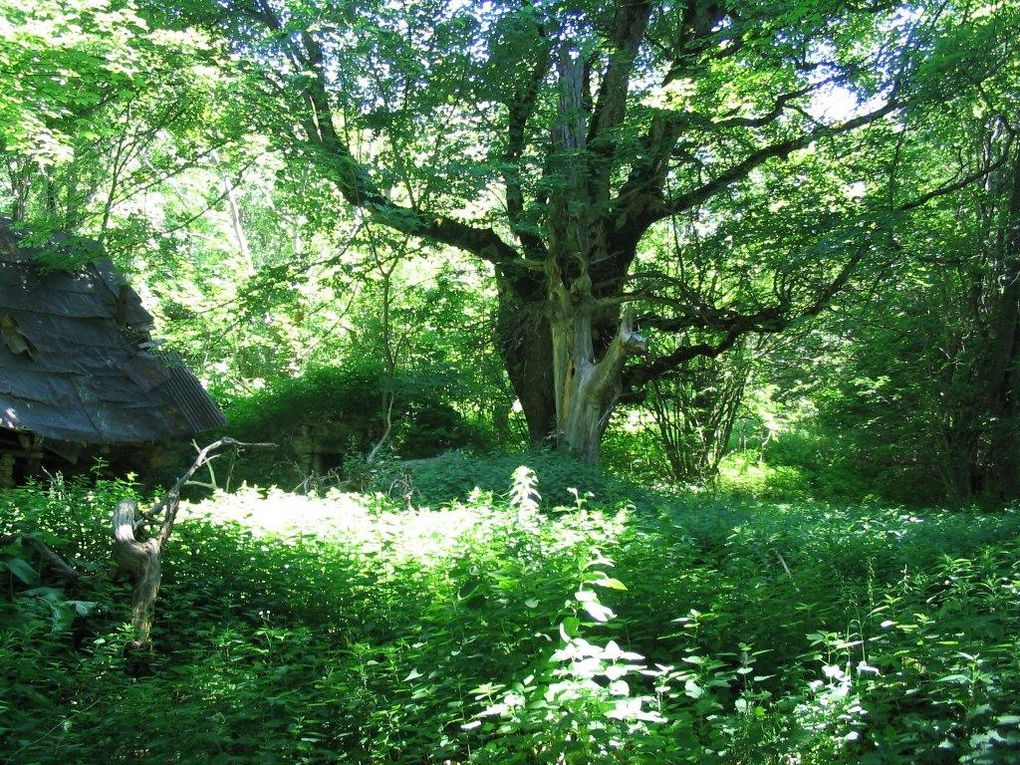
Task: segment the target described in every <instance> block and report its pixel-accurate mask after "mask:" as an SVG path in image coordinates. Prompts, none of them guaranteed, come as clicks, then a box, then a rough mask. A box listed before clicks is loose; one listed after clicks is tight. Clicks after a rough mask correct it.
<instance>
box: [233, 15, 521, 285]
mask: <svg viewBox="0 0 1020 765" xmlns="http://www.w3.org/2000/svg"><path fill="white" fill-rule="evenodd" d="M235 8H236V9H237V11H239V12H241V13H245V14H246V15H248V16H249V17H250V18H253V19H254V20H256V21H258V22H260V23H262V24H263V25H265V26H266V27H267V28H268V29H269V30H270V31H273V32H274V33H276V34H278V35H280V36H282V37H285V38H287V39H284V40H283V41H282V42H283V45H284V49H285V50H286V51H288V55H289V56H291V57H292V58H293V59H294V63H295V64H296V65H297V66H298V68H299V70H300V71H301V72H302V74H301V75H300V76H299V77H296V78H295V81H296V82H297V83H299V86H300V88H301V93H302V96H303V98H304V100H305V102H306V104H307V107H308V109H309V115H308V119H306V120H303V124H304V125H305V130H306V131H307V133H308V136H307V137H308V139H309V142H310V143H311V144H312V145H313V146H315V147H316V148H317V149H318V151H319V152H320V157H321V165H322V167H323V168H324V169H325V170H326V171H327V173H328V177H329V179H330V181H331V182H332V183H333V185H334V186H335V187H336V188H337V190H338V191H339V192H340V194H341V196H343V198H344V199H345V200H346V201H347V202H348V203H349V204H351V205H354V206H355V207H358V208H361V209H362V210H365V211H366V212H367V213H368V214H370V215H371V216H372V217H373V218H374V219H375V220H376V221H377V222H378V223H380V224H382V225H385V226H388V227H389V228H392V229H395V230H397V231H400V232H401V233H404V234H409V235H411V236H417V237H420V238H423V239H427V240H430V241H433V242H437V243H439V244H447V245H450V246H452V247H457V248H459V249H461V250H464V251H466V252H468V253H470V254H472V255H474V256H476V257H478V258H481V259H483V260H487V261H489V262H490V263H493V264H495V265H496V266H497V267H501V268H528V267H530V262H529V261H527V260H526V259H525V258H523V257H521V255H520V253H518V252H517V250H516V249H514V248H513V247H511V246H510V245H509V244H507V243H506V242H504V241H503V240H502V239H501V238H500V237H499V235H498V234H496V232H495V231H494V230H493V229H492V228H488V227H486V228H482V227H476V226H472V225H470V224H467V223H463V222H461V221H458V220H456V219H455V218H451V217H449V216H447V215H443V214H430V213H428V212H427V211H422V210H418V209H416V208H414V207H407V206H403V205H398V204H397V203H395V202H393V201H392V200H391V199H389V198H388V197H387V196H386V195H385V194H384V193H383V191H382V190H381V189H380V188H379V187H378V186H377V185H376V183H375V181H374V180H373V178H372V176H371V173H369V171H368V169H367V168H366V167H365V166H364V165H362V164H361V163H360V162H358V161H357V159H355V157H354V155H353V154H352V153H351V151H350V148H349V147H348V145H347V143H346V142H345V141H344V140H343V139H342V138H341V137H340V136H339V135H338V134H337V132H336V128H335V125H334V121H333V111H332V107H331V106H330V96H329V88H328V85H327V82H326V61H325V54H324V51H323V48H322V45H321V43H320V42H319V41H318V40H317V39H316V38H315V36H314V35H312V34H311V33H310V32H307V31H302V32H300V33H299V34H298V35H297V37H298V39H299V40H300V45H297V44H295V43H294V41H293V40H292V39H291V38H289V37H288V36H287V32H286V27H285V25H284V24H283V23H282V22H281V20H280V18H279V17H278V16H277V15H276V14H275V13H274V12H273V10H272V9H271V8H269V7H268V5H266V4H265V3H263V2H259V0H255V2H253V3H250V4H249V3H244V4H242V5H240V7H237V6H235ZM536 267H538V266H536Z"/></svg>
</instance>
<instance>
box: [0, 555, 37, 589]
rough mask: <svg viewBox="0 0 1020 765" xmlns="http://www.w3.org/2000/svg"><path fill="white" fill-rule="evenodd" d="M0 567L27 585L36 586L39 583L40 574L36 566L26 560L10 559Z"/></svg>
mask: <svg viewBox="0 0 1020 765" xmlns="http://www.w3.org/2000/svg"><path fill="white" fill-rule="evenodd" d="M0 565H3V566H4V567H5V568H6V569H7V570H8V571H10V572H11V573H12V574H14V576H16V577H18V579H20V580H21V581H22V582H24V583H25V584H35V583H36V582H38V581H39V573H38V572H37V571H36V570H35V566H33V565H32V564H31V563H29V562H28V561H27V560H25V559H24V558H8V559H7V560H6V561H4V562H3V563H2V564H0Z"/></svg>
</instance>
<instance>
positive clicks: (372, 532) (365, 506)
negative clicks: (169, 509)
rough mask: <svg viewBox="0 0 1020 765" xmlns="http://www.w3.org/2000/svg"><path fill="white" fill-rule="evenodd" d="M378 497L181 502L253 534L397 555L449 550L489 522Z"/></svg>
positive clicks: (244, 496)
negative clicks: (392, 504)
mask: <svg viewBox="0 0 1020 765" xmlns="http://www.w3.org/2000/svg"><path fill="white" fill-rule="evenodd" d="M380 504H381V502H380V501H379V499H378V498H376V497H372V496H366V495H363V494H349V493H344V492H340V491H330V492H329V493H328V494H326V495H325V496H322V497H315V496H307V495H303V494H292V493H290V492H285V491H281V490H279V489H275V488H274V489H270V490H268V491H262V490H259V489H255V488H245V489H242V490H240V491H238V492H236V493H234V494H223V493H218V494H216V495H214V496H213V497H211V498H209V499H205V500H202V501H201V502H198V503H188V502H184V503H182V504H181V515H180V517H181V519H182V520H187V519H203V520H208V521H210V522H213V523H237V524H239V525H240V526H243V527H244V528H245V529H246V530H247V531H248V532H250V533H251V534H252V535H253V536H256V537H261V536H277V537H282V538H285V539H286V538H294V539H296V538H298V537H309V536H310V537H315V538H318V539H321V540H323V541H335V542H343V543H348V544H352V545H357V546H358V547H361V548H362V549H370V548H373V547H383V546H385V547H387V548H390V549H391V550H392V552H393V554H394V556H395V557H396V558H397V559H400V558H405V559H409V558H414V559H418V560H422V561H424V560H428V559H430V558H433V557H435V556H442V555H444V554H447V553H448V552H449V551H450V550H451V549H452V548H454V547H456V546H457V545H458V544H459V542H460V540H461V538H462V537H463V536H464V534H465V533H466V532H468V531H469V530H471V529H473V528H475V527H476V526H478V525H479V524H481V523H484V522H485V521H486V518H485V515H484V513H479V510H478V508H477V507H475V508H467V507H461V506H456V507H452V508H447V509H441V510H394V509H389V508H384V509H380V508H379V505H380Z"/></svg>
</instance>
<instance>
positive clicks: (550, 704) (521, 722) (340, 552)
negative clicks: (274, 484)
mask: <svg viewBox="0 0 1020 765" xmlns="http://www.w3.org/2000/svg"><path fill="white" fill-rule="evenodd" d="M476 463H477V464H476V468H475V469H476V470H477V471H478V472H479V473H487V472H491V473H493V474H495V473H498V472H502V476H503V480H502V484H501V486H500V492H504V491H508V490H509V491H508V493H507V497H508V498H507V500H505V501H504V500H501V499H498V498H496V499H494V498H493V495H492V494H490V493H486V492H482V493H476V495H475V496H474V498H472V499H471V500H469V501H467V502H457V503H453V504H450V505H448V506H446V507H445V508H443V509H439V510H416V509H414V508H407V507H406V505H405V504H404V503H402V502H401V503H399V504H395V503H392V502H390V501H389V500H387V499H385V498H384V497H380V496H378V495H376V496H372V497H369V496H363V495H346V494H339V493H336V492H334V493H331V494H329V495H327V496H325V497H320V498H310V497H305V496H295V495H292V494H286V493H283V492H275V491H274V492H270V493H268V494H260V493H258V492H255V491H246V492H242V493H239V494H234V495H218V496H217V497H215V498H213V499H212V500H209V501H206V502H204V503H202V504H199V505H196V506H187V507H186V508H185V511H184V515H183V516H182V518H181V520H180V523H179V524H178V526H177V528H176V529H175V532H174V536H173V537H172V540H171V544H170V545H169V547H168V548H167V554H166V559H165V579H164V584H163V588H162V592H161V595H160V600H159V602H158V606H157V611H158V614H157V621H156V629H155V633H154V639H155V650H154V653H153V654H152V655H151V657H150V666H149V669H148V673H147V674H145V675H144V676H140V677H134V676H132V675H131V674H130V673H129V672H128V667H126V665H125V659H124V658H123V656H122V654H121V646H122V645H123V644H124V642H125V640H126V637H125V633H124V632H123V630H122V628H121V622H122V620H125V619H126V616H127V614H126V608H127V600H128V599H127V594H128V593H127V585H126V583H121V584H117V583H114V582H112V581H111V580H110V579H109V575H108V573H107V572H106V561H107V555H108V552H107V543H106V538H107V536H106V535H107V533H108V532H107V529H106V523H107V518H108V513H109V508H110V507H111V506H112V504H113V503H114V502H115V501H116V500H117V499H119V498H120V497H122V496H123V495H124V493H125V492H128V491H129V487H126V486H124V485H115V484H101V485H99V486H97V487H95V488H89V487H87V486H85V485H83V484H72V485H66V486H64V485H60V484H56V485H53V486H45V487H44V486H30V487H26V488H24V489H18V490H13V491H8V492H4V493H2V494H0V503H3V507H4V510H5V513H4V515H3V518H4V521H3V526H0V533H6V532H8V531H10V532H21V533H27V532H28V531H29V530H32V529H35V530H37V533H39V534H41V535H42V534H46V536H45V538H46V539H47V541H48V543H49V544H52V546H53V547H54V548H55V549H56V550H57V551H58V552H60V553H61V554H62V555H64V556H65V557H67V558H68V559H69V560H72V561H73V562H74V563H75V564H76V565H78V566H83V564H84V563H85V562H86V561H91V562H92V563H94V564H98V568H93V569H88V570H91V571H93V574H92V575H91V576H89V577H86V579H85V580H84V581H83V582H82V583H81V584H80V585H78V587H79V588H80V590H79V591H75V592H70V591H68V590H65V591H64V592H63V593H60V591H59V590H58V589H57V588H56V587H55V586H53V585H52V584H51V583H50V582H49V580H48V575H47V573H46V572H45V571H42V572H41V575H42V577H43V579H42V580H41V581H40V580H37V579H35V576H38V575H39V574H40V569H39V567H38V562H37V561H35V560H34V559H33V558H32V557H31V556H30V555H29V554H28V553H26V552H25V548H22V547H17V548H10V549H5V550H3V551H0V560H3V562H4V566H5V567H6V570H5V571H3V572H0V577H4V584H5V593H4V595H3V597H2V599H0V609H2V610H0V615H2V617H3V623H2V625H0V658H2V661H0V667H2V672H3V681H4V682H3V683H2V684H0V710H2V713H0V761H2V760H9V761H12V762H26V763H28V762H31V763H63V762H68V761H73V762H82V763H92V762H95V763H100V762H102V763H118V762H137V761H139V759H144V760H145V761H158V762H172V761H178V760H185V761H210V762H224V763H231V762H237V763H252V762H257V763H273V762H288V763H290V762H293V763H302V762H304V763H319V762H351V763H354V762H358V763H376V762H397V763H408V765H410V764H411V763H423V762H425V763H429V762H434V763H471V762H476V763H512V762H520V763H541V762H547V763H578V765H580V764H581V763H648V764H649V765H652V764H660V763H692V764H693V763H733V764H734V765H735V764H736V763H763V764H766V765H767V764H770V763H775V765H780V763H789V762H791V761H796V762H801V763H804V765H823V764H825V765H829V764H838V763H847V765H849V763H861V762H864V763H870V762H875V763H878V762H881V763H898V762H902V763H913V762H926V763H928V762H930V763H956V762H986V763H1009V762H1015V760H1016V755H1017V751H1018V750H1017V747H1018V746H1020V730H1018V725H1020V721H1018V720H1017V718H1016V716H1015V715H1016V710H1015V698H1016V694H1017V693H1018V692H1020V672H1018V669H1017V667H1018V666H1020V663H1018V659H1020V653H1018V651H1020V644H1018V643H1017V640H1016V637H1015V636H1016V635H1017V634H1018V633H1020V610H1018V606H1017V604H1018V602H1020V599H1018V598H1017V582H1018V581H1020V568H1018V563H1017V561H1018V560H1020V556H1018V552H1020V549H1018V548H1020V544H1018V534H1020V516H1018V515H1017V513H1016V512H1013V511H1005V512H1001V513H997V514H987V513H986V514H974V513H924V514H913V513H910V512H907V511H904V510H902V509H899V508H896V507H887V506H881V505H855V506H844V507H839V506H829V505H822V504H812V503H807V502H801V503H799V504H795V505H790V504H787V505H777V504H768V503H765V502H761V501H752V500H746V501H735V500H733V499H723V498H714V497H711V496H709V495H703V496H700V497H689V498H687V499H684V500H678V499H673V500H665V499H663V498H660V499H659V500H658V502H657V504H656V505H654V507H655V508H656V509H654V510H652V509H648V510H634V509H628V507H626V506H624V507H622V508H621V509H613V510H610V509H608V507H609V506H608V505H607V504H606V502H605V501H604V497H603V496H601V495H596V496H595V497H594V498H585V497H578V498H577V499H576V500H575V501H574V502H573V503H572V505H573V510H571V511H570V512H560V513H555V514H550V513H548V512H545V511H543V505H542V504H540V502H544V503H546V504H548V502H549V500H548V495H556V494H558V493H560V492H561V491H562V488H561V486H562V484H560V485H557V484H555V483H552V482H551V480H550V479H548V478H547V477H543V470H542V467H541V466H539V467H537V468H532V467H522V466H521V463H520V462H516V463H515V462H514V460H512V459H511V458H506V459H505V460H504V459H499V460H493V461H492V462H491V463H490V464H484V463H483V462H482V461H481V460H478V461H476ZM506 464H510V465H513V467H510V468H505V465H506ZM525 464H529V465H530V464H538V463H530V462H526V463H525ZM566 469H567V468H566V466H564V467H562V468H561V470H563V471H565V470H566ZM511 475H513V480H511ZM536 475H537V478H536ZM546 475H547V476H548V475H549V473H548V471H546ZM557 475H558V477H557V479H556V480H562V479H563V473H562V472H561V473H559V474H557ZM572 477H577V476H572ZM538 494H542V495H545V496H543V498H542V500H539V497H538ZM40 538H42V537H40ZM16 560H22V561H25V562H27V563H29V564H31V568H30V569H28V568H26V567H25V566H24V565H23V564H21V563H17V562H14V561H16ZM23 578H24V579H28V580H29V581H27V582H26V581H23ZM40 586H42V587H45V588H52V590H53V592H49V593H47V592H42V593H40V592H33V590H38V588H39V587H40ZM76 601H84V602H89V603H91V602H96V603H98V606H97V607H96V608H94V609H91V608H90V607H86V606H82V607H81V608H79V607H78V605H76ZM47 603H56V604H69V605H65V607H66V608H73V609H75V614H74V620H73V622H71V623H70V625H69V626H68V625H64V624H61V625H60V627H59V629H57V630H56V631H55V630H54V625H55V623H56V622H55V621H54V616H53V610H52V609H51V608H50V606H49V605H46V604H47ZM182 731H187V732H188V734H187V736H182V735H181V732H182Z"/></svg>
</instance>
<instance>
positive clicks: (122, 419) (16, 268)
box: [0, 220, 226, 444]
mask: <svg viewBox="0 0 1020 765" xmlns="http://www.w3.org/2000/svg"><path fill="white" fill-rule="evenodd" d="M19 240H20V237H19V235H18V234H16V233H15V232H13V231H12V230H11V229H10V228H9V226H8V225H7V224H6V223H5V221H3V220H0V427H5V428H9V429H12V430H19V431H27V432H31V433H35V434H37V435H39V436H42V437H43V438H47V439H57V440H61V441H72V442H76V443H82V444H112V443H137V442H144V441H159V440H164V439H171V438H182V437H190V436H191V435H193V434H195V433H198V432H200V431H203V430H210V429H213V428H218V427H222V426H223V425H225V424H226V420H225V418H224V417H223V413H222V412H221V411H220V410H219V408H218V407H217V406H216V404H215V403H214V402H213V400H212V399H211V398H210V397H209V395H208V394H207V393H206V392H205V390H203V388H202V385H201V384H200V383H199V381H198V380H197V379H196V378H195V376H194V375H193V374H192V373H191V372H190V371H189V370H188V369H187V368H186V367H185V366H184V365H183V364H182V363H181V362H180V361H179V360H177V359H175V358H174V357H173V356H172V355H169V354H166V353H162V352H160V351H158V350H156V349H155V347H154V345H153V343H152V338H151V335H150V334H149V327H150V325H151V324H152V317H151V316H150V315H149V313H148V312H147V311H146V310H145V309H144V308H143V307H142V303H141V299H140V298H139V297H138V294H137V293H136V292H135V291H134V290H132V289H131V288H130V287H129V286H127V284H126V282H125V281H124V279H123V278H122V277H121V276H120V275H119V274H118V273H117V271H116V270H115V268H114V266H113V264H112V263H110V261H109V260H105V259H97V260H94V261H93V262H91V263H90V264H89V265H87V266H85V267H84V268H83V269H82V270H80V271H79V272H77V273H69V272H67V271H60V270H54V271H49V272H43V271H41V270H40V269H39V268H38V267H37V265H36V262H35V254H34V253H33V251H32V250H30V249H29V248H26V247H22V246H20V245H19ZM68 241H69V240H68ZM58 246H61V245H59V244H58ZM62 246H68V245H66V244H65V245H62ZM77 246H79V247H80V246H88V245H80V244H79V245H77Z"/></svg>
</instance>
